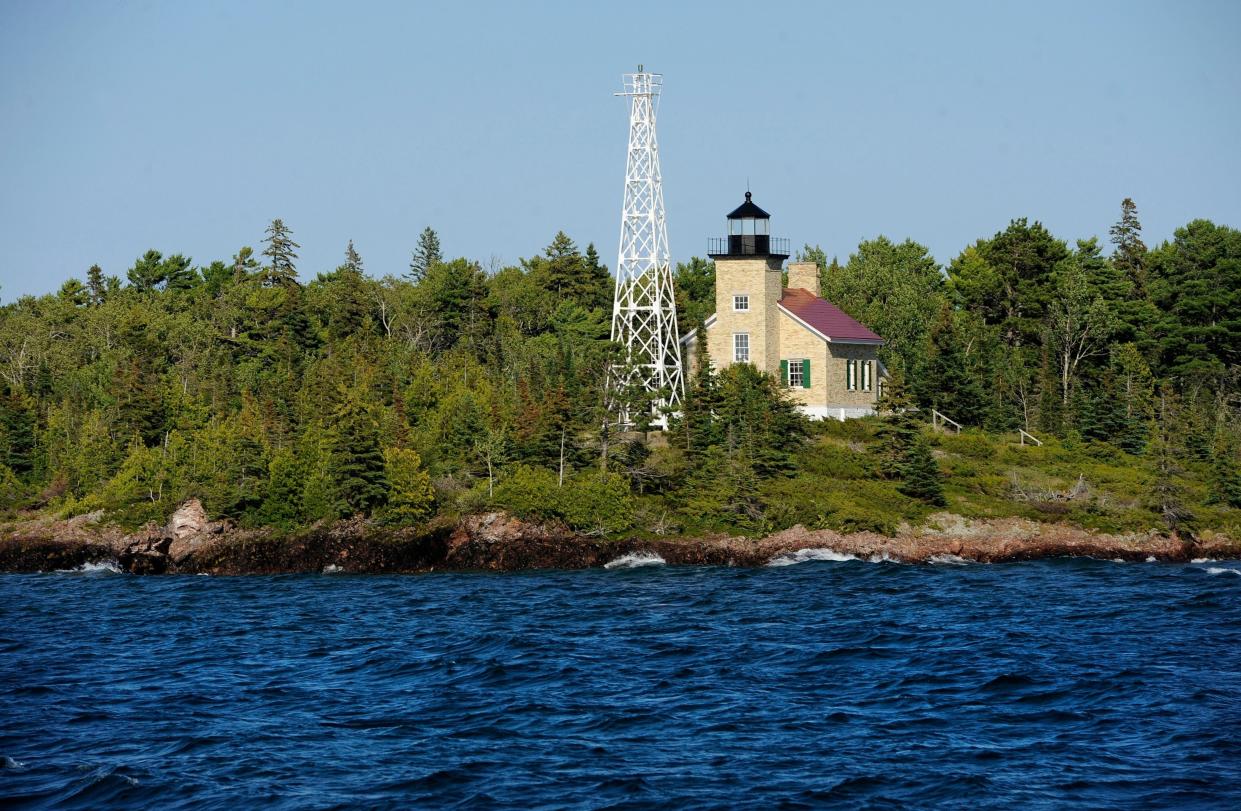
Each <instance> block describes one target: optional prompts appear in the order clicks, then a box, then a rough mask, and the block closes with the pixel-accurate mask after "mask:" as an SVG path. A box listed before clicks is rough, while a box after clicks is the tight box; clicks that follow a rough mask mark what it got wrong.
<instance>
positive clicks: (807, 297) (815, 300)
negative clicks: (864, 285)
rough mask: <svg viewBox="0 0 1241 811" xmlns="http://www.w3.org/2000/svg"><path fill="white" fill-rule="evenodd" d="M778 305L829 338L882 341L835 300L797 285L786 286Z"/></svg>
mask: <svg viewBox="0 0 1241 811" xmlns="http://www.w3.org/2000/svg"><path fill="white" fill-rule="evenodd" d="M780 306H781V307H783V308H784V309H786V310H788V311H789V312H790V313H792V314H793V315H795V316H797V317H798V318H800V319H801V320H802V321H805V322H806V323H807V324H809V325H810V326H811V327H813V328H814V329H816V330H818V331H819V332H821V333H822V334H824V335H826V336H827V337H828V338H831V339H832V340H837V341H876V342H878V343H883V338H881V337H879V336H878V335H876V334H875V333H873V332H871V331H870V330H868V329H867V328H866V327H864V326H862V325H861V324H860V323H858V322H857V321H855V320H854V319H853V318H851V317H850V316H848V315H846V314H845V312H844V311H843V310H841V309H840V308H839V307H837V306H836V305H835V304H832V303H831V302H830V301H828V300H826V299H821V298H819V297H818V296H816V295H815V294H813V293H811V292H810V291H809V290H804V289H802V288H800V287H789V288H786V289H785V291H784V295H783V296H782V297H781V298H780Z"/></svg>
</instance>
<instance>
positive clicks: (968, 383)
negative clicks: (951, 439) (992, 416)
mask: <svg viewBox="0 0 1241 811" xmlns="http://www.w3.org/2000/svg"><path fill="white" fill-rule="evenodd" d="M964 317H965V314H963V313H959V312H957V311H955V310H953V309H952V307H951V306H950V305H949V304H948V303H947V302H944V303H943V304H942V305H941V308H940V311H939V315H938V317H937V318H936V320H935V323H934V324H933V325H932V326H931V330H930V335H929V338H930V344H931V353H930V358H929V360H928V362H927V364H926V366H925V369H926V371H925V373H924V375H923V376H922V377H921V378H919V380H918V381H917V382H918V388H920V389H922V390H923V391H924V395H923V397H922V399H923V400H925V401H927V402H929V403H930V404H931V406H932V407H933V408H936V409H938V410H939V411H941V412H943V413H945V414H948V415H950V416H951V417H952V418H953V419H954V420H956V421H958V422H960V423H962V424H964V425H982V424H983V422H984V421H985V419H986V411H987V393H986V390H985V389H984V383H985V381H986V370H985V369H984V368H982V367H981V364H980V363H979V362H978V360H977V354H978V353H977V352H975V353H974V356H973V357H971V355H970V354H969V352H968V350H967V346H968V345H969V343H970V342H969V341H968V339H967V338H966V337H965V336H963V335H962V334H961V332H962V330H961V329H960V327H959V326H958V321H959V320H960V319H962V318H964Z"/></svg>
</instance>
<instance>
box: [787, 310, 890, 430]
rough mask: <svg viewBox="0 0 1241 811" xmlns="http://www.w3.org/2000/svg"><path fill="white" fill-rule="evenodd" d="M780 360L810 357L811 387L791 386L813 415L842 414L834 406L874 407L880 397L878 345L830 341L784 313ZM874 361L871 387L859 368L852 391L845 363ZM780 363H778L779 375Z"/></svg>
mask: <svg viewBox="0 0 1241 811" xmlns="http://www.w3.org/2000/svg"><path fill="white" fill-rule="evenodd" d="M780 316H781V317H780V359H781V360H797V359H800V358H809V359H810V388H808V389H790V390H789V393H790V394H791V395H792V397H793V399H794V400H796V401H797V402H798V403H801V404H803V405H805V406H807V407H809V408H812V409H814V411H812V412H811V413H812V415H814V416H824V414H823V413H820V410H821V409H827V410H828V411H827V413H826V416H839V412H836V413H832V411H831V409H840V408H848V409H857V408H874V406H875V403H876V402H877V401H878V399H879V354H878V349H879V348H878V347H876V346H869V345H864V344H841V343H828V342H827V341H824V340H823V339H822V338H820V337H819V336H817V335H815V334H814V333H813V332H811V331H810V330H808V329H806V327H804V326H802V325H801V324H800V323H798V322H797V321H796V320H795V319H794V318H792V317H791V316H789V315H788V314H787V313H784V312H781V313H780ZM850 359H853V360H858V361H870V362H872V363H874V366H873V368H872V376H871V390H870V391H862V370H861V367H860V365H859V367H858V378H857V385H858V388H857V390H856V391H848V390H847V388H846V385H845V362H846V361H847V360H850ZM779 369H780V365H779V363H777V364H776V374H777V375H778V374H779Z"/></svg>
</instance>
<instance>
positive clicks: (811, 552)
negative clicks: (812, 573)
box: [767, 548, 904, 566]
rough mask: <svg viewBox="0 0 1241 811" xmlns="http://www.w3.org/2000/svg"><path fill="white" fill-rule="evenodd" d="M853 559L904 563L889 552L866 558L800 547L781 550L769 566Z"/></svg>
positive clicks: (768, 562) (840, 561)
mask: <svg viewBox="0 0 1241 811" xmlns="http://www.w3.org/2000/svg"><path fill="white" fill-rule="evenodd" d="M851 560H861V561H865V562H867V563H903V562H904V561H902V560H901V559H900V558H894V557H892V556H891V555H890V554H888V553H887V552H876V553H875V554H873V555H869V556H867V557H864V558H860V557H858V556H857V555H854V554H850V553H848V552H837V551H836V550H834V549H819V548H811V549H798V550H796V551H793V552H781V553H780V554H778V555H776V556H775V557H773V558H772V559H771V560H769V561H767V565H768V566H793V565H794V564H798V563H816V562H818V563H847V562H848V561H851Z"/></svg>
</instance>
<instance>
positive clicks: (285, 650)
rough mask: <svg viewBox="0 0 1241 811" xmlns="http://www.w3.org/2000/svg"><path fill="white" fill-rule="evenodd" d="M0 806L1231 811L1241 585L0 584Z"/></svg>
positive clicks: (1227, 581) (892, 571) (941, 581)
mask: <svg viewBox="0 0 1241 811" xmlns="http://www.w3.org/2000/svg"><path fill="white" fill-rule="evenodd" d="M0 675H2V678H3V690H4V694H3V699H2V700H3V705H2V709H0V762H2V763H3V766H2V767H0V800H6V801H7V802H8V803H9V804H15V805H17V806H18V807H23V806H25V807H74V808H132V807H142V806H151V807H160V808H246V807H255V806H262V807H281V808H330V807H340V808H345V807H409V806H454V807H466V808H472V807H494V806H505V807H513V808H529V807H566V806H567V807H580V808H597V807H621V806H627V807H649V806H663V807H669V808H684V807H707V806H730V807H755V808H760V807H761V808H768V807H777V806H783V807H790V808H797V807H810V806H820V805H836V806H841V807H859V808H887V807H897V806H905V805H912V806H947V807H971V808H973V807H992V808H1013V807H1020V808H1039V807H1064V806H1069V805H1072V806H1089V807H1108V808H1145V807H1164V808H1170V807H1208V808H1215V807H1218V808H1238V807H1241V565H1238V564H1236V563H1200V564H1193V565H1163V564H1153V563H1151V564H1140V563H1137V564H1132V563H1131V564H1120V563H1109V562H1104V561H1085V560H1057V561H1048V562H1041V563H1018V564H1004V565H994V566H986V565H939V566H909V565H900V564H893V563H866V562H860V561H851V562H806V563H801V564H799V565H792V566H784V567H779V568H765V569H758V570H740V569H723V568H673V567H659V566H651V567H643V568H636V569H629V570H612V571H603V570H597V571H582V572H542V573H528V574H508V575H483V574H433V575H422V576H396V577H387V576H384V577H378V576H356V577H355V576H342V575H325V576H286V577H238V578H215V577H134V576H130V575H118V574H107V573H94V574H91V573H85V574H42V575H3V576H0Z"/></svg>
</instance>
